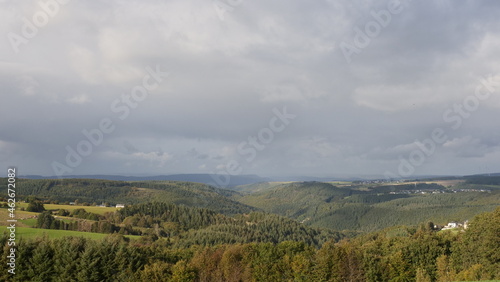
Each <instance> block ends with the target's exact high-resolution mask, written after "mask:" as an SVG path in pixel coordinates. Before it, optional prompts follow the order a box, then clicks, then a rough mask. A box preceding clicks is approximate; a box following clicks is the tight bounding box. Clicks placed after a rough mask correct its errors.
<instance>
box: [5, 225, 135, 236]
mask: <svg viewBox="0 0 500 282" xmlns="http://www.w3.org/2000/svg"><path fill="white" fill-rule="evenodd" d="M5 230H7V229H5ZM45 235H46V236H47V237H48V238H50V239H55V238H62V237H67V236H77V237H85V238H90V239H102V238H104V237H106V236H108V235H110V234H103V233H91V232H79V231H69V230H53V229H39V228H29V227H16V236H17V237H19V238H36V237H42V236H45ZM125 237H127V238H130V239H139V238H140V237H141V236H135V235H125Z"/></svg>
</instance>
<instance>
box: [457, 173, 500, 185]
mask: <svg viewBox="0 0 500 282" xmlns="http://www.w3.org/2000/svg"><path fill="white" fill-rule="evenodd" d="M466 179H467V180H466V181H465V182H466V183H468V184H481V185H500V176H498V175H497V176H485V175H484V176H468V177H466Z"/></svg>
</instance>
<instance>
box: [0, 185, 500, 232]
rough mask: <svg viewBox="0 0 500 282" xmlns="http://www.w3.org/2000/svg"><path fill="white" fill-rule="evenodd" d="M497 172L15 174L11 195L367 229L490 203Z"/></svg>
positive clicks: (495, 197)
mask: <svg viewBox="0 0 500 282" xmlns="http://www.w3.org/2000/svg"><path fill="white" fill-rule="evenodd" d="M497 178H498V177H497V176H491V177H488V176H475V177H466V178H463V179H462V182H461V183H459V184H456V185H455V186H453V187H451V186H449V187H446V186H444V185H440V184H437V183H432V182H430V183H426V182H419V183H417V182H415V183H405V182H403V183H378V184H364V183H356V182H353V183H346V184H341V185H340V184H332V183H323V182H292V183H268V182H266V183H258V184H253V185H244V186H241V187H235V188H234V189H235V190H239V191H232V190H225V189H219V188H215V187H211V186H208V185H205V184H200V183H190V182H174V181H110V180H92V179H59V180H50V179H36V180H35V179H19V180H18V187H19V188H18V189H17V197H18V200H27V199H28V198H29V197H30V196H36V197H37V198H39V199H40V200H42V201H44V202H51V203H69V202H77V203H78V204H80V205H84V206H85V205H96V204H101V203H107V204H109V205H115V204H126V205H131V204H140V203H148V202H151V201H159V202H164V203H170V204H177V205H184V206H187V207H197V208H206V209H210V210H213V211H215V212H217V213H221V214H224V215H227V216H235V215H238V214H248V213H251V212H253V211H261V212H267V213H273V214H278V215H281V216H283V217H287V218H292V219H295V220H297V221H299V222H301V223H303V224H305V225H307V226H310V227H314V228H328V229H332V230H338V231H342V230H350V231H356V232H371V231H376V230H381V229H383V228H386V227H390V226H395V225H409V226H410V225H418V224H419V223H420V222H426V221H433V222H436V223H438V224H446V223H447V222H449V221H465V220H468V219H470V218H472V217H473V216H474V215H476V214H478V213H481V212H487V211H492V210H494V209H495V207H496V206H498V203H500V186H499V185H493V184H494V183H497ZM0 181H1V182H4V181H5V178H3V179H1V180H0ZM461 190H467V192H460V191H461ZM5 191H6V190H5ZM457 191H458V192H457ZM4 194H5V192H4V191H3V190H2V191H0V198H1V197H2V196H5V195H4Z"/></svg>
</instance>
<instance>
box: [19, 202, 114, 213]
mask: <svg viewBox="0 0 500 282" xmlns="http://www.w3.org/2000/svg"><path fill="white" fill-rule="evenodd" d="M43 206H44V207H45V209H46V210H59V209H65V210H68V211H70V212H71V211H73V210H76V209H84V210H86V211H88V212H91V213H96V214H100V215H103V214H105V213H107V212H114V211H117V210H119V209H120V208H115V207H96V206H77V205H56V204H44V205H43ZM27 207H28V203H16V214H17V213H19V212H21V210H20V208H27Z"/></svg>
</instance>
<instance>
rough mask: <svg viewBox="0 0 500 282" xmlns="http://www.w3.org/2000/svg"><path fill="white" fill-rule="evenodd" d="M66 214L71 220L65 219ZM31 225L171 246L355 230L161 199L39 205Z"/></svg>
mask: <svg viewBox="0 0 500 282" xmlns="http://www.w3.org/2000/svg"><path fill="white" fill-rule="evenodd" d="M54 213H55V214H54ZM59 215H65V217H59ZM56 217H57V218H56ZM71 218H74V220H70V219H71ZM35 227H37V228H44V229H58V230H73V231H83V232H95V233H109V234H111V233H118V234H121V235H142V236H143V240H145V241H148V240H149V241H155V240H158V239H160V238H167V242H168V243H169V245H171V246H176V247H187V246H190V245H216V244H234V243H251V242H269V243H279V242H283V241H287V240H293V241H301V242H304V243H306V244H307V245H310V246H314V247H319V246H321V245H322V244H323V243H325V242H326V241H328V240H332V239H334V240H336V241H338V240H340V239H342V238H345V237H348V236H349V237H352V236H354V235H356V233H354V232H336V231H331V230H327V229H319V228H311V227H308V226H305V225H303V224H300V223H298V222H297V221H295V220H292V219H288V218H285V217H282V216H279V215H274V214H266V213H261V212H251V213H249V214H241V215H238V216H234V217H228V216H225V215H223V214H218V213H216V212H214V211H212V210H208V209H204V208H193V207H186V206H182V205H175V204H168V203H162V202H152V203H144V204H137V205H131V206H127V207H125V208H123V209H121V210H119V211H116V212H114V213H106V214H104V215H98V214H94V213H90V212H87V211H85V209H83V208H78V209H75V210H73V211H72V212H67V211H64V210H58V211H44V212H42V213H41V214H39V215H38V218H37V223H36V226H35Z"/></svg>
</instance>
